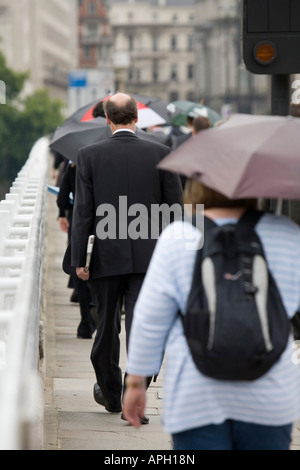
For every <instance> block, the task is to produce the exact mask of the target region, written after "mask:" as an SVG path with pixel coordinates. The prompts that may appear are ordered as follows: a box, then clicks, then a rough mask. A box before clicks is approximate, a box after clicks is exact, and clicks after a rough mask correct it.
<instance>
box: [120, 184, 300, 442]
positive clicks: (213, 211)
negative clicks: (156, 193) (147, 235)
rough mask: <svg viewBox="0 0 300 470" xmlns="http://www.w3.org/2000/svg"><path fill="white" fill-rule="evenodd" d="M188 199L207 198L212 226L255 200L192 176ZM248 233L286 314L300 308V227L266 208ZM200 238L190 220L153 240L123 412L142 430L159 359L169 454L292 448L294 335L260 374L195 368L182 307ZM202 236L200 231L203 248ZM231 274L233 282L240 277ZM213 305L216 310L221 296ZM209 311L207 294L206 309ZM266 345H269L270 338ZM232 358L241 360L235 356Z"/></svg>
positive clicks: (298, 398) (299, 394)
mask: <svg viewBox="0 0 300 470" xmlns="http://www.w3.org/2000/svg"><path fill="white" fill-rule="evenodd" d="M185 204H192V206H193V207H194V208H195V207H196V205H197V204H204V207H205V211H204V215H205V216H206V217H207V218H208V219H210V220H213V221H214V222H215V224H216V225H217V228H218V227H221V226H223V225H228V224H229V225H230V226H232V225H233V224H237V223H238V221H239V219H241V217H242V216H243V214H245V212H246V211H248V209H250V210H253V208H254V207H256V201H255V200H229V199H227V198H226V197H224V196H223V195H221V194H220V193H218V192H216V191H213V190H211V189H209V188H207V187H205V186H203V185H202V184H200V183H198V182H197V181H193V180H188V183H187V185H186V188H185ZM254 230H255V232H256V234H257V236H258V238H259V240H260V241H261V245H262V247H263V250H264V254H265V257H266V260H267V265H268V269H269V271H270V272H271V274H272V276H273V278H274V280H275V282H276V285H277V287H278V290H279V293H280V297H281V300H282V304H283V306H284V309H285V311H286V315H287V318H288V319H289V320H290V319H291V318H292V317H293V316H294V314H295V313H296V312H297V311H298V310H299V306H300V264H299V259H300V228H299V226H298V225H297V224H296V223H294V222H293V221H291V220H290V219H288V218H287V217H284V216H276V215H274V214H271V213H264V214H262V216H261V217H260V218H259V220H258V222H257V224H256V225H255V228H254ZM209 233H210V234H211V233H212V232H209ZM203 235H204V234H203V233H201V232H200V231H199V229H198V228H197V227H195V226H193V225H192V224H191V223H189V222H187V221H177V222H175V223H173V224H171V225H170V226H168V227H167V228H166V229H165V231H164V232H163V234H162V236H161V237H160V239H159V241H158V243H157V246H156V249H155V252H154V254H153V257H152V261H151V264H150V267H149V270H148V272H147V275H146V278H145V281H144V284H143V287H142V290H141V293H140V296H139V298H138V301H137V304H136V307H135V311H134V320H133V325H132V332H131V339H130V345H129V355H128V364H127V373H128V377H127V388H126V392H125V394H124V397H123V413H124V415H125V417H126V419H127V420H128V421H129V422H130V423H131V424H132V425H133V426H135V427H137V428H138V427H140V419H139V417H140V416H143V415H144V412H145V407H146V389H145V377H146V376H150V375H156V374H158V372H159V370H160V367H161V362H162V357H164V361H165V362H164V398H163V400H164V409H163V426H164V430H165V432H166V433H168V434H171V436H172V441H173V448H174V450H288V449H289V448H290V443H291V438H292V437H291V436H292V428H293V424H294V422H295V421H296V420H297V419H299V417H300V369H299V360H298V356H297V351H296V350H295V345H294V343H293V336H292V331H290V332H289V334H288V336H287V338H286V339H285V340H284V342H283V344H284V346H283V347H282V353H280V354H279V358H278V360H276V361H275V363H274V364H273V365H272V366H270V367H269V369H268V370H267V371H266V372H265V373H262V375H260V377H259V378H254V379H253V378H252V379H250V380H244V379H243V380H226V379H224V378H213V377H212V376H208V375H206V374H205V373H202V372H200V371H199V369H198V368H197V366H196V364H195V362H194V360H193V357H192V354H191V351H190V348H189V345H188V343H187V339H186V337H185V334H184V329H183V322H182V320H181V317H180V315H179V313H178V312H179V311H181V312H182V313H183V316H184V315H185V312H186V306H187V303H188V298H189V293H190V289H191V285H192V280H193V270H194V265H195V260H196V257H197V253H198V248H199V244H200V242H201V239H203ZM210 236H211V235H209V236H208V238H210ZM208 241H209V240H206V239H205V237H204V246H206V243H207V242H208ZM229 248H230V249H231V248H232V247H231V246H230V244H229ZM206 272H207V271H206ZM259 274H260V270H259V272H258V275H259ZM243 275H244V274H243ZM207 276H208V275H207ZM207 276H206V278H205V279H206V281H207ZM230 276H231V278H236V279H238V278H239V277H240V276H241V274H240V273H239V272H236V273H232V274H230ZM230 276H229V278H230ZM204 282H205V280H204ZM207 282H208V281H207ZM263 282H264V281H261V283H259V281H255V283H253V284H256V285H254V286H253V285H251V286H250V287H251V288H253V289H252V290H253V292H252V293H251V295H256V292H257V291H258V292H260V289H261V288H262V284H263ZM250 291H251V289H250ZM258 297H259V295H258ZM215 300H216V299H215ZM281 300H280V301H281ZM261 303H262V302H261ZM219 304H220V306H221V307H222V298H221V299H220V300H219ZM215 307H216V305H215V304H214V296H213V295H212V296H211V299H210V304H209V307H208V308H209V309H210V310H213V309H214V308H215ZM260 307H262V309H263V307H264V305H261V306H260ZM212 318H213V317H212ZM262 318H263V315H261V318H260V320H262ZM266 319H267V317H265V319H264V320H262V325H263V327H262V329H263V335H264V339H266V338H267V337H268V324H267V320H266ZM245 321H247V319H246V320H245ZM211 325H212V326H211ZM211 325H210V327H211V328H213V322H212V324H211ZM204 327H206V326H205V324H204V326H203V328H204ZM277 333H278V332H277ZM279 336H280V335H279ZM237 337H238V335H237ZM271 339H272V338H271ZM246 340H247V338H246ZM279 340H280V338H279ZM242 341H243V338H242ZM267 344H268V347H269V350H271V349H272V342H271V341H267ZM200 352H201V351H200ZM232 362H233V363H234V362H236V363H238V362H239V357H236V359H235V360H234V361H232Z"/></svg>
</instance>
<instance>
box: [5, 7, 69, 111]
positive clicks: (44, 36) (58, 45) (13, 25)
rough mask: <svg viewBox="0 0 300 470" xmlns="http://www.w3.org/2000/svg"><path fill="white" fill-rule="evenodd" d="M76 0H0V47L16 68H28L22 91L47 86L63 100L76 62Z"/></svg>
mask: <svg viewBox="0 0 300 470" xmlns="http://www.w3.org/2000/svg"><path fill="white" fill-rule="evenodd" d="M77 40H78V36H77V2H76V0H68V1H61V0H17V1H15V0H14V1H11V0H0V50H2V51H3V52H4V55H5V57H6V60H7V64H8V66H9V67H10V68H12V69H14V70H16V71H29V74H30V78H29V80H28V82H27V84H26V90H25V93H32V92H33V91H34V90H36V89H38V88H42V87H45V88H48V89H49V91H50V95H51V97H53V98H54V97H58V98H60V99H61V100H62V101H63V102H65V103H67V96H68V93H67V92H68V73H69V71H70V70H71V69H73V68H75V67H76V66H77Z"/></svg>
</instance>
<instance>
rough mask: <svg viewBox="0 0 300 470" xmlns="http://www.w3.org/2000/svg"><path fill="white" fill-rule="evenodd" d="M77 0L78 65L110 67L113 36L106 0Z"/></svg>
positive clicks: (100, 67) (84, 66)
mask: <svg viewBox="0 0 300 470" xmlns="http://www.w3.org/2000/svg"><path fill="white" fill-rule="evenodd" d="M77 1H78V27H79V30H78V36H79V39H78V45H79V51H78V67H79V68H80V69H87V68H94V69H95V68H99V69H105V68H111V67H112V48H113V36H112V32H111V27H110V22H109V18H108V11H107V8H108V4H107V1H106V0H77Z"/></svg>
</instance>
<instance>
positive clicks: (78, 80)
mask: <svg viewBox="0 0 300 470" xmlns="http://www.w3.org/2000/svg"><path fill="white" fill-rule="evenodd" d="M69 86H70V87H72V88H84V87H86V86H87V75H86V73H84V74H83V73H74V72H73V73H70V74H69Z"/></svg>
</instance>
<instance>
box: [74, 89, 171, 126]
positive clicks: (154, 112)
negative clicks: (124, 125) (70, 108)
mask: <svg viewBox="0 0 300 470" xmlns="http://www.w3.org/2000/svg"><path fill="white" fill-rule="evenodd" d="M111 96H112V95H107V96H105V97H103V98H100V100H96V101H93V102H91V103H89V104H87V105H86V106H83V107H82V108H80V109H79V110H78V111H76V113H75V114H76V116H77V117H78V118H79V119H80V120H81V122H88V121H91V120H93V119H94V118H93V110H94V108H95V106H96V105H97V104H98V103H99V101H102V102H105V101H107V100H108V99H109V98H110V97H111ZM131 96H132V97H133V98H134V99H135V100H136V102H137V107H138V122H137V127H139V128H140V129H145V128H147V127H152V126H159V125H162V124H166V123H168V120H169V112H168V110H167V106H168V103H167V102H165V101H163V100H161V99H160V98H156V97H151V96H146V95H138V94H135V93H132V94H131Z"/></svg>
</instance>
